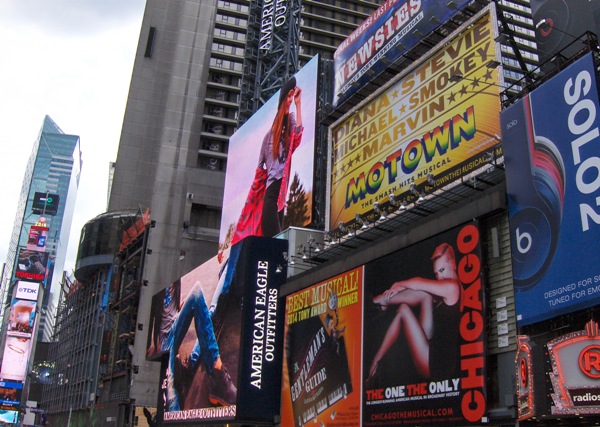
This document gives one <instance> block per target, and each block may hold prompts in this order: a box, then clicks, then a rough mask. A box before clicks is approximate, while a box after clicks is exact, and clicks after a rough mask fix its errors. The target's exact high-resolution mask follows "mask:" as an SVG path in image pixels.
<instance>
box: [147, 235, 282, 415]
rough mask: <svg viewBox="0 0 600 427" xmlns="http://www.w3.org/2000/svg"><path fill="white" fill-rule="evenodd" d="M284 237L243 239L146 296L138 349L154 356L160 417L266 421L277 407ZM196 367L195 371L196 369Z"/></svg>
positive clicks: (275, 411) (279, 377)
mask: <svg viewBox="0 0 600 427" xmlns="http://www.w3.org/2000/svg"><path fill="white" fill-rule="evenodd" d="M285 250H287V241H285V240H280V239H267V238H263V237H250V238H247V239H245V240H244V241H243V242H240V243H239V244H237V245H234V246H233V247H232V248H231V250H230V251H229V253H228V259H227V260H225V261H223V262H222V263H219V261H218V259H219V258H220V257H215V258H213V259H211V260H209V261H208V262H206V263H204V264H202V265H201V266H199V267H198V268H196V269H195V270H193V271H191V272H190V273H188V274H186V275H185V276H183V277H181V278H180V279H178V280H176V281H174V282H173V283H170V284H168V285H167V286H166V287H165V288H164V289H163V290H162V291H161V292H159V293H157V294H156V295H155V296H154V297H153V305H152V310H151V314H150V316H151V318H150V324H151V328H150V331H149V336H148V346H147V351H146V355H147V357H148V358H150V359H157V358H161V357H162V372H161V386H160V393H159V399H158V405H157V408H158V416H157V418H158V419H160V420H162V421H163V422H171V421H173V422H176V421H182V420H186V421H192V420H195V421H197V422H198V423H203V422H207V423H214V422H215V421H217V420H218V421H228V420H231V421H234V420H246V419H254V420H261V419H263V420H268V419H270V420H272V419H273V417H274V415H275V414H276V413H278V411H279V402H280V400H279V393H280V389H279V386H280V380H281V343H282V334H281V330H282V328H283V305H281V304H279V302H278V293H279V286H280V285H281V284H282V283H283V282H284V281H285V273H279V272H276V270H277V266H278V263H279V262H283V255H282V253H283V251H285ZM200 367H202V369H199V368H200Z"/></svg>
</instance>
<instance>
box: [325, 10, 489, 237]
mask: <svg viewBox="0 0 600 427" xmlns="http://www.w3.org/2000/svg"><path fill="white" fill-rule="evenodd" d="M474 19H476V21H475V22H474V25H473V26H472V27H471V28H469V29H468V30H466V31H464V32H463V33H461V34H460V36H458V37H456V38H454V39H453V40H452V41H450V42H449V43H448V44H445V45H444V46H443V47H442V48H441V49H439V50H437V51H436V52H434V53H433V54H432V56H430V57H428V58H427V59H425V60H424V61H423V62H421V63H420V64H419V65H418V66H417V67H416V68H415V69H413V70H412V71H411V72H410V73H408V74H407V75H405V76H404V77H403V78H401V79H400V80H399V81H397V82H395V83H393V84H391V85H390V86H388V87H387V88H386V89H385V90H384V91H383V92H382V93H380V94H379V95H378V96H375V97H374V98H373V99H372V100H370V101H369V102H368V103H367V104H366V105H364V106H362V107H361V108H358V110H357V111H356V112H355V113H353V114H351V115H348V116H346V117H345V118H343V119H342V120H340V121H339V122H337V123H335V124H334V125H333V126H332V128H331V133H332V135H331V139H332V164H331V188H330V195H331V198H330V199H331V209H330V220H329V226H330V228H332V229H333V228H336V227H337V226H338V224H339V222H340V221H343V222H345V223H348V222H350V221H353V220H354V217H355V215H356V214H357V213H358V214H364V213H367V212H369V211H371V210H372V209H373V204H374V203H375V202H378V203H379V204H381V203H387V202H388V200H389V199H388V196H389V194H391V193H393V194H394V195H396V196H397V198H399V199H406V201H407V202H411V201H413V198H414V196H413V194H412V193H411V191H410V189H411V185H415V186H416V188H417V189H419V190H421V189H423V188H424V187H425V185H427V186H428V187H427V188H428V189H429V190H431V189H432V188H438V187H443V186H445V185H447V184H449V183H451V182H452V181H454V180H456V179H459V178H460V177H461V176H464V175H466V174H468V173H470V172H472V171H474V170H476V169H478V168H480V167H482V166H484V165H485V161H484V157H485V154H486V152H489V151H490V150H491V149H492V147H494V146H495V145H497V144H498V139H499V136H498V134H499V133H500V123H499V114H500V100H499V88H498V71H497V70H493V69H491V68H489V67H488V65H489V63H490V61H493V60H495V59H496V48H495V42H494V33H495V18H494V19H491V18H490V13H489V10H486V11H484V12H482V13H480V14H479V17H478V18H477V17H476V18H474ZM459 75H462V77H464V79H463V80H462V81H461V82H459V83H453V82H452V81H451V78H452V77H453V76H459ZM452 80H454V79H452ZM428 178H429V181H432V180H433V181H434V182H435V183H434V184H433V185H430V184H429V183H428Z"/></svg>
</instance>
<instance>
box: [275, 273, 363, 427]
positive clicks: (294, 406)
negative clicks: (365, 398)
mask: <svg viewBox="0 0 600 427" xmlns="http://www.w3.org/2000/svg"><path fill="white" fill-rule="evenodd" d="M362 282H363V268H362V267H359V268H356V269H354V270H350V271H347V272H345V273H342V274H340V275H338V276H335V277H332V278H330V279H328V280H325V281H323V282H320V283H317V284H315V285H313V286H311V287H309V288H306V289H304V290H302V291H299V292H296V293H294V294H291V295H288V297H287V299H286V303H285V338H284V339H285V342H284V357H283V381H282V386H281V425H282V426H296V427H300V426H304V425H310V426H312V425H316V426H324V425H326V426H329V427H335V426H339V427H342V426H350V425H360V369H361V344H360V336H361V320H362Z"/></svg>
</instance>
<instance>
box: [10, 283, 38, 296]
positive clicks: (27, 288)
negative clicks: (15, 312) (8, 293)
mask: <svg viewBox="0 0 600 427" xmlns="http://www.w3.org/2000/svg"><path fill="white" fill-rule="evenodd" d="M39 290H40V284H39V283H36V282H22V281H18V282H17V293H16V294H15V298H16V299H24V300H30V301H37V299H38V292H39Z"/></svg>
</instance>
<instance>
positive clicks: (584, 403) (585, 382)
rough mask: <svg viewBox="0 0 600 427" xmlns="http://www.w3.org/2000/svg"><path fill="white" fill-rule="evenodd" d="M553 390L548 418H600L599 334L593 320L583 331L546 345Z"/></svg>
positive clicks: (572, 333) (596, 324)
mask: <svg viewBox="0 0 600 427" xmlns="http://www.w3.org/2000/svg"><path fill="white" fill-rule="evenodd" d="M548 353H549V356H550V361H551V362H552V372H550V374H549V375H550V380H551V381H552V386H553V388H554V393H553V394H552V399H553V401H554V406H552V414H556V415H558V414H580V413H586V414H600V381H598V380H599V379H600V334H599V333H598V323H596V322H594V321H593V320H591V321H589V322H588V323H587V324H586V327H585V330H581V331H576V332H571V333H569V334H566V335H563V336H561V337H559V338H556V339H554V340H552V341H550V342H549V343H548Z"/></svg>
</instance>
